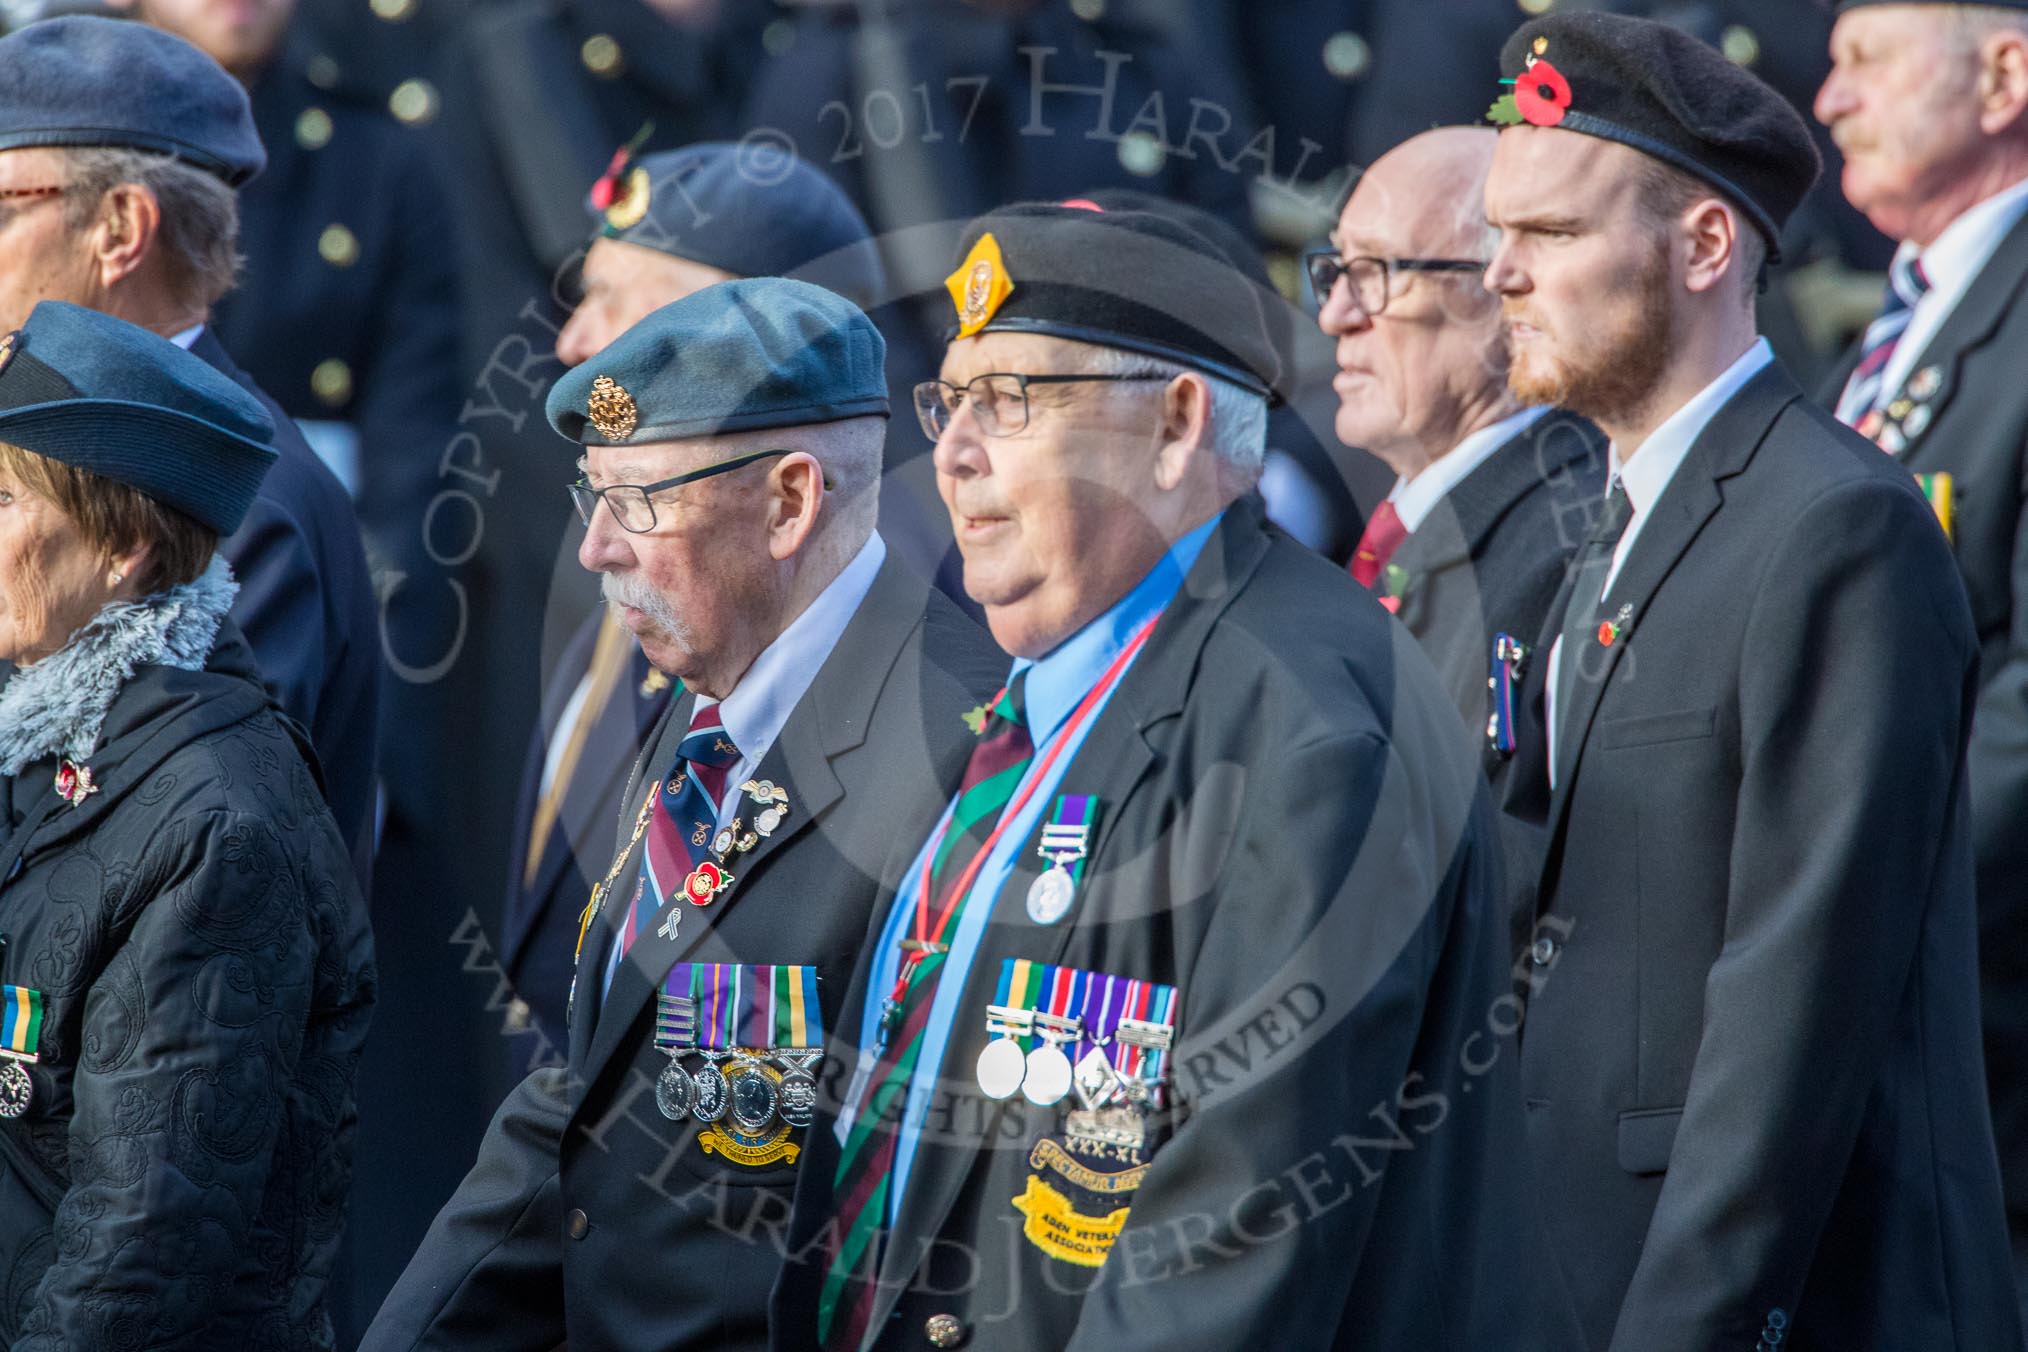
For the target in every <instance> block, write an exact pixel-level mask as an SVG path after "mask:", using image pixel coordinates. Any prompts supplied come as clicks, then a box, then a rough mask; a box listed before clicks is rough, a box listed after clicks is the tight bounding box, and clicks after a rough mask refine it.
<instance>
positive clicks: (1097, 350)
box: [1086, 346, 1268, 492]
mask: <svg viewBox="0 0 2028 1352" xmlns="http://www.w3.org/2000/svg"><path fill="white" fill-rule="evenodd" d="M1086 369H1087V370H1088V371H1089V372H1090V373H1091V374H1092V375H1100V376H1161V377H1162V378H1163V379H1165V380H1174V379H1175V378H1176V377H1177V376H1198V377H1200V378H1201V379H1202V380H1203V381H1204V383H1205V384H1206V385H1209V386H1210V387H1211V415H1210V427H1209V431H1208V433H1207V435H1208V436H1209V438H1210V442H1211V450H1212V453H1213V454H1215V455H1216V456H1217V457H1218V460H1219V463H1220V464H1221V465H1222V466H1223V467H1224V469H1225V473H1226V475H1227V477H1229V478H1230V479H1231V480H1232V481H1233V483H1234V485H1235V486H1236V487H1238V488H1239V490H1240V491H1241V492H1246V491H1248V490H1250V489H1252V488H1253V486H1254V485H1255V484H1257V483H1259V482H1260V475H1261V468H1262V466H1263V465H1264V464H1265V463H1266V460H1267V415H1268V404H1267V400H1266V399H1264V398H1262V397H1261V396H1260V395H1258V394H1255V393H1254V392H1253V391H1252V390H1249V389H1246V388H1244V387H1242V386H1239V385H1235V384H1233V383H1232V382H1231V381H1229V380H1222V379H1220V378H1219V377H1217V376H1214V375H1207V374H1206V373H1204V372H1203V371H1199V370H1196V369H1194V368H1192V367H1188V366H1184V365H1182V364H1180V363H1178V362H1173V361H1164V360H1162V359H1161V358H1159V357H1147V356H1143V355H1141V354H1140V353H1138V352H1128V351H1127V350H1125V349H1124V348H1117V347H1096V346H1094V347H1093V348H1092V355H1091V358H1090V360H1089V362H1088V363H1087V366H1086Z"/></svg>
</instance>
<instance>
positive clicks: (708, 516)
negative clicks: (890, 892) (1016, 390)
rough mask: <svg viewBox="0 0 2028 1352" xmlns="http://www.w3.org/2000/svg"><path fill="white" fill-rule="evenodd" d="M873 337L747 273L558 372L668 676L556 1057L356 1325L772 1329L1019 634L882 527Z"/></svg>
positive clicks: (609, 594)
mask: <svg viewBox="0 0 2028 1352" xmlns="http://www.w3.org/2000/svg"><path fill="white" fill-rule="evenodd" d="M884 353H885V344H884V343H883V342H882V341H881V338H880V334H879V332H878V330H876V329H875V328H874V327H873V324H872V322H871V321H870V320H868V319H867V318H866V316H865V315H864V314H863V313H861V312H860V311H859V310H858V309H857V308H856V307H855V306H853V305H852V303H851V302H849V301H847V300H845V299H843V298H841V297H839V296H837V295H835V294H833V293H831V292H829V291H825V290H822V289H820V288H818V287H815V286H811V285H808V284H806V283H803V282H795V281H788V280H785V279H780V278H755V279H744V280H737V281H730V282H724V283H721V284H719V285H716V286H711V287H707V288H706V289H704V290H702V291H699V292H697V293H695V294H693V295H691V296H688V297H686V298H685V299H683V300H680V301H678V302H676V303H674V304H672V305H669V306H666V307H664V308H663V309H660V310H657V311H655V312H654V313H653V314H651V315H649V316H648V317H647V318H646V319H644V320H642V321H641V322H640V323H638V324H636V325H635V326H634V327H632V328H630V329H628V330H627V331H626V332H625V333H623V334H622V335H621V336H620V337H619V338H618V339H616V340H615V341H614V342H613V343H612V344H611V345H610V346H608V347H607V348H605V349H604V350H603V351H601V352H599V353H597V354H596V355H595V356H593V357H591V358H590V359H589V360H588V361H586V362H585V363H583V364H582V365H580V366H578V367H576V368H575V369H573V370H572V371H570V372H568V373H566V374H565V375H564V376H563V377H562V378H561V379H560V380H559V381H558V382H557V384H556V386H555V387H554V389H553V390H552V391H551V394H550V397H549V405H548V410H549V418H550V422H551V424H552V425H553V426H554V427H555V428H556V429H557V431H558V432H559V433H561V434H562V435H563V436H565V437H567V438H569V439H570V440H572V441H574V442H577V443H579V444H580V445H581V446H582V447H583V456H584V458H583V459H582V460H581V461H580V462H579V463H580V470H581V474H582V477H581V478H580V480H579V481H578V482H577V483H576V484H575V485H573V487H572V496H573V497H574V498H575V499H576V501H577V505H578V510H579V511H580V512H581V513H582V514H583V516H584V518H585V525H586V533H585V541H584V544H583V546H582V547H581V548H580V550H579V555H578V557H579V561H580V562H582V563H583V564H584V565H585V567H587V568H589V569H591V570H593V571H595V572H597V573H599V574H600V575H601V586H602V590H603V592H604V595H605V598H606V601H607V603H608V604H609V605H611V606H612V607H613V609H614V611H615V613H616V614H617V615H618V616H619V619H620V622H621V624H622V625H624V626H625V627H626V629H627V630H628V631H630V633H631V634H632V636H633V639H634V641H636V642H638V643H639V644H640V646H641V649H642V650H643V651H644V652H645V653H646V654H647V656H648V659H649V660H650V661H651V662H653V663H654V665H655V667H656V669H657V670H659V671H663V672H666V673H667V674H668V675H670V676H671V677H673V678H674V679H675V680H676V682H678V685H677V688H676V691H675V693H674V698H673V701H672V703H671V706H670V709H669V712H668V713H667V714H666V715H665V716H664V718H663V719H662V722H661V724H660V725H659V727H658V729H657V730H656V732H655V733H654V734H653V735H652V736H651V738H650V739H649V742H648V749H647V751H646V752H645V754H644V755H643V756H642V758H641V760H640V762H639V763H638V764H637V766H636V767H635V771H634V774H633V777H632V781H631V782H630V783H629V785H628V787H627V793H626V798H625V803H626V805H627V806H626V811H625V813H624V815H623V817H622V819H621V820H620V822H619V823H618V827H619V834H618V837H617V840H616V842H615V846H616V848H615V851H614V853H613V856H612V863H611V865H610V867H608V868H605V869H603V870H602V877H601V880H600V882H599V885H598V886H597V887H596V888H595V889H594V890H593V892H592V894H591V897H590V898H589V902H588V904H587V905H586V906H585V908H584V910H583V912H582V914H581V915H580V916H579V917H578V921H577V925H576V937H575V944H574V950H575V952H574V960H575V970H576V976H575V979H574V982H573V985H572V987H571V992H570V996H569V999H568V1002H567V1022H568V1042H569V1054H568V1065H567V1068H566V1069H563V1070H538V1071H536V1072H535V1073H534V1074H532V1075H531V1076H530V1077H529V1078H528V1079H527V1080H526V1081H524V1082H523V1083H522V1084H521V1086H520V1087H519V1088H518V1089H517V1090H516V1091H515V1092H514V1093H513V1094H511V1095H510V1096H509V1097H508V1100H507V1102H506V1103H505V1105H503V1107H502V1108H501V1110H500V1112H499V1114H498V1115H497V1116H496V1118H495V1119H494V1122H493V1125H492V1127H491V1128H490V1129H489V1131H488V1134H487V1138H486V1141H485V1143H484V1145H483V1146H482V1148H481V1150H480V1154H479V1158H478V1162H477V1164H476V1165H475V1167H474V1168H473V1170H472V1173H471V1174H470V1176H469V1177H467V1179H466V1180H465V1182H464V1183H463V1184H462V1185H461V1186H460V1188H459V1189H458V1192H457V1194H456V1195H455V1196H454V1197H453V1198H452V1199H451V1201H450V1202H449V1203H448V1204H447V1205H446V1206H445V1207H444V1209H443V1211H442V1212H441V1213H440V1214H439V1215H438V1217H437V1220H436V1223H435V1224H434V1225H433V1226H432V1227H431V1229H430V1232H429V1235H428V1236H427V1237H426V1238H425V1240H424V1242H423V1245H422V1248H421V1249H420V1250H419V1251H418V1253H417V1254H416V1256H415V1258H414V1259H413V1261H412V1262H411V1263H410V1265H409V1268H408V1271H407V1272H406V1273H405V1274H404V1275H403V1276H402V1278H401V1280H400V1282H399V1283H397V1284H396V1286H395V1289H394V1291H393V1293H392V1294H391V1295H390V1296H389V1297H388V1299H387V1302H386V1304H385V1305H384V1306H383V1307H382V1310H381V1313H380V1316H379V1318H378V1319H377V1320H376V1321H375V1323H374V1325H373V1327H372V1329H371V1330H369V1331H368V1333H367V1336H366V1339H365V1342H364V1344H363V1346H364V1347H366V1348H369V1349H376V1350H378V1349H397V1348H421V1347H429V1348H448V1347H460V1348H466V1347H484V1348H487V1349H489V1350H497V1349H528V1352H548V1349H551V1348H554V1347H556V1346H557V1345H558V1344H560V1343H563V1342H566V1341H567V1342H568V1343H569V1345H570V1346H571V1347H573V1348H576V1349H579V1350H580V1352H595V1350H596V1349H612V1350H613V1352H619V1349H634V1348H649V1347H652V1348H657V1349H664V1350H670V1349H693V1350H694V1352H705V1349H711V1352H723V1350H724V1349H754V1350H757V1349H760V1348H763V1347H765V1346H766V1345H767V1322H766V1321H767V1296H768V1290H769V1288H770V1286H771V1285H772V1283H773V1282H774V1279H775V1275H776V1272H777V1270H778V1268H779V1266H780V1262H781V1254H780V1251H779V1249H778V1248H777V1246H776V1245H775V1243H774V1242H773V1240H774V1234H773V1229H777V1228H779V1226H780V1224H781V1222H782V1220H783V1219H784V1218H786V1216H787V1214H788V1208H789V1198H790V1193H791V1190H792V1189H793V1187H794V1186H795V1182H796V1178H797V1175H798V1172H799V1169H800V1165H799V1163H798V1161H799V1157H800V1156H802V1155H803V1154H804V1153H805V1152H806V1151H807V1149H808V1145H809V1127H810V1122H811V1117H812V1109H813V1107H814V1104H815V1101H816V1098H817V1094H818V1089H817V1085H818V1080H819V1076H820V1075H821V1074H822V1073H823V1069H822V1067H821V1066H820V1064H819V1060H820V1058H821V1056H822V1054H823V1047H824V1042H825V1030H826V1029H827V1028H830V1027H832V1026H833V1025H834V1023H835V1020H836V1019H837V1018H838V1016H839V1014H840V1011H841V1008H842V1002H843V997H844V995H845V991H846V986H847V983H848V982H849V980H850V978H851V975H852V967H853V963H854V961H855V960H856V958H857V957H858V953H859V950H860V947H861V945H862V944H863V943H864V940H865V934H866V927H867V918H868V914H869V911H870V909H871V907H872V905H873V900H874V894H875V888H876V885H877V884H878V883H879V881H880V880H881V879H882V878H883V877H885V876H887V874H888V873H889V872H890V869H891V866H892V864H893V863H894V857H895V855H896V851H897V848H905V845H903V841H904V839H905V838H907V837H910V836H912V835H913V834H914V833H915V832H916V831H917V830H919V829H921V826H922V824H923V823H924V822H927V821H929V820H931V819H933V818H934V816H935V814H936V811H937V808H938V805H939V804H940V803H941V802H942V800H943V797H944V795H945V794H946V793H947V792H948V791H949V789H950V787H951V786H952V785H953V784H955V783H957V782H958V774H959V771H960V769H961V768H962V767H963V765H964V763H965V758H966V756H967V754H968V753H969V752H970V750H971V742H972V738H971V734H970V732H969V731H968V730H967V728H966V726H965V723H964V714H965V711H966V710H967V709H968V708H973V707H976V706H977V705H978V704H979V702H980V700H981V699H982V697H984V696H987V695H990V693H991V692H992V690H993V687H994V683H995V680H996V678H997V673H998V670H999V668H1000V664H1001V662H1002V660H1003V659H1002V657H1001V655H1000V653H999V652H998V650H997V649H995V648H994V647H993V646H992V644H991V643H990V642H989V641H988V640H987V638H986V636H985V635H984V634H983V633H981V632H980V631H979V629H978V628H977V626H976V625H974V624H973V623H972V622H971V621H970V620H969V619H967V618H966V617H965V616H964V615H963V614H962V613H960V612H959V611H958V609H957V608H956V606H954V605H953V604H952V603H951V602H949V601H948V600H946V599H944V598H943V597H942V596H941V595H940V594H938V593H935V592H933V591H931V590H930V588H929V587H928V585H927V584H926V583H924V582H922V581H921V580H920V579H918V578H916V577H914V576H912V575H911V574H910V573H909V572H908V571H907V570H906V569H905V568H904V567H903V566H902V565H900V564H899V563H898V562H897V561H896V560H894V559H892V558H889V557H888V554H887V547H886V545H885V543H884V542H883V541H882V540H881V538H880V535H879V534H878V533H877V532H876V531H875V529H874V519H875V515H876V508H877V504H878V501H879V481H880V461H881V451H882V447H883V445H884V443H885V437H886V413H887V406H888V401H887V384H886V378H885V376H884V374H883V371H882V358H883V355H884Z"/></svg>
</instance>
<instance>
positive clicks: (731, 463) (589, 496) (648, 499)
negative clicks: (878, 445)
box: [570, 446, 795, 535]
mask: <svg viewBox="0 0 2028 1352" xmlns="http://www.w3.org/2000/svg"><path fill="white" fill-rule="evenodd" d="M794 454H795V452H794V451H792V450H791V449H790V448H788V447H787V446H778V447H776V448H775V449H774V450H771V451H748V452H747V453H746V454H745V455H735V456H733V457H732V458H731V459H730V460H721V461H719V462H718V463H717V464H715V465H706V466H705V467H704V468H703V469H693V470H691V471H690V472H689V473H688V474H678V475H676V476H675V477H674V478H671V479H664V480H662V481H661V482H659V483H652V484H607V485H606V486H605V487H604V488H593V487H592V486H591V485H590V484H589V483H587V482H586V481H585V480H583V479H579V480H578V481H577V482H576V483H574V484H572V485H571V486H570V500H571V501H572V502H574V503H576V504H577V514H578V516H579V517H580V518H581V519H582V520H583V521H584V523H585V525H587V526H589V525H590V524H591V519H592V513H593V512H596V511H597V510H598V509H599V500H600V499H601V498H603V499H605V504H606V509H607V510H608V511H610V512H611V513H612V514H613V520H615V521H617V522H619V523H620V527H621V529H623V530H628V531H632V532H633V533H634V534H636V535H642V534H645V533H646V532H648V531H651V530H653V529H655V500H654V495H655V494H657V493H660V492H662V491H663V490H664V489H669V488H680V487H682V486H683V485H684V484H694V483H696V482H697V481H698V480H699V479H709V478H711V477H712V476H713V475H714V474H726V473H729V472H731V471H732V470H736V469H738V468H739V467H740V466H742V465H751V464H752V463H753V462H754V461H756V460H765V459H767V458H768V457H769V456H773V455H794Z"/></svg>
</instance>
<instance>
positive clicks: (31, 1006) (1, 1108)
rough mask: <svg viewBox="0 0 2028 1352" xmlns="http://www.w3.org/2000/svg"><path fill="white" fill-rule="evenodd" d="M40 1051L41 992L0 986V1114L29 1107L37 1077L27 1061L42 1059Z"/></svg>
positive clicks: (13, 1113)
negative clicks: (33, 1076) (35, 1077)
mask: <svg viewBox="0 0 2028 1352" xmlns="http://www.w3.org/2000/svg"><path fill="white" fill-rule="evenodd" d="M41 1052H42V992H41V991H38V990H30V989H29V988H28V987H26V986H0V1117H5V1118H14V1117H20V1116H21V1115H22V1114H23V1113H26V1112H27V1111H28V1104H29V1102H30V1101H31V1100H32V1099H33V1098H34V1097H35V1081H34V1079H33V1078H32V1077H30V1075H29V1074H28V1070H27V1065H32V1064H33V1063H35V1062H36V1061H39V1060H41V1059H42V1056H41ZM24 1063H27V1065H25V1064H24Z"/></svg>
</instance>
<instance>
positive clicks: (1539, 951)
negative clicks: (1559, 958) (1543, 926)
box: [1528, 934, 1556, 967]
mask: <svg viewBox="0 0 2028 1352" xmlns="http://www.w3.org/2000/svg"><path fill="white" fill-rule="evenodd" d="M1528 957H1529V960H1530V961H1531V962H1533V963H1534V964H1535V965H1536V966H1537V967H1547V966H1548V965H1549V964H1550V963H1552V962H1555V961H1556V940H1554V939H1552V938H1550V937H1549V936H1548V935H1546V934H1543V935H1538V936H1536V939H1535V945H1534V947H1532V948H1530V949H1529V950H1528Z"/></svg>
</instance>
